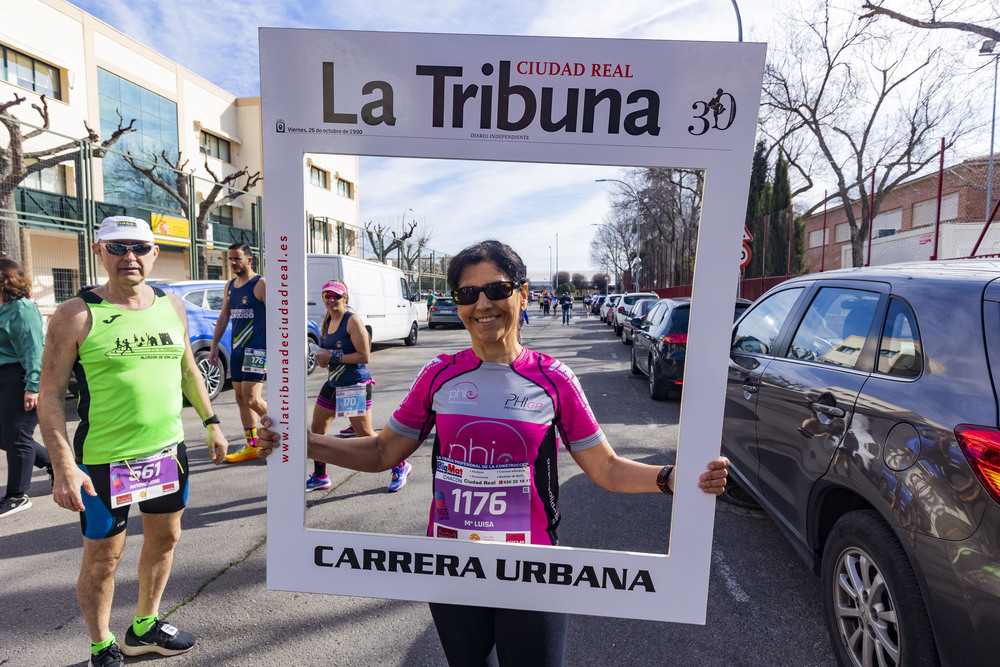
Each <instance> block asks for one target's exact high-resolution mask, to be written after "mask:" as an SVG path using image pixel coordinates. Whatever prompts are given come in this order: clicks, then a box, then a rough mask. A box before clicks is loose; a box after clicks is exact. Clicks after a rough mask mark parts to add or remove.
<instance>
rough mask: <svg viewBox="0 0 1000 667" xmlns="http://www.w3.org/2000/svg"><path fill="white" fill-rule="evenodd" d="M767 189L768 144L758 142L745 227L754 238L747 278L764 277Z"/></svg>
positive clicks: (745, 271) (746, 270)
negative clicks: (765, 202) (762, 203)
mask: <svg viewBox="0 0 1000 667" xmlns="http://www.w3.org/2000/svg"><path fill="white" fill-rule="evenodd" d="M766 188H767V144H765V143H764V141H763V140H760V141H758V142H757V148H756V149H754V152H753V166H752V167H751V168H750V193H749V195H748V197H747V214H746V221H745V223H744V224H745V225H746V228H747V230H748V231H749V232H750V236H752V237H753V241H751V242H750V263H749V264H748V265H747V267H746V269H744V275H745V276H746V277H747V278H759V277H760V276H762V275H764V264H763V262H764V209H762V208H761V201H762V199H764V198H765V197H766V194H767V193H766Z"/></svg>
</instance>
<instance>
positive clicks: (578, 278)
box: [569, 273, 589, 292]
mask: <svg viewBox="0 0 1000 667" xmlns="http://www.w3.org/2000/svg"><path fill="white" fill-rule="evenodd" d="M569 281H570V282H571V283H573V287H575V288H576V291H577V292H582V291H583V290H585V289H587V287H588V285H589V283H588V282H587V276H585V275H583V274H582V273H574V274H573V275H572V277H570V279H569Z"/></svg>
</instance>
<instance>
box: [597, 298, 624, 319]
mask: <svg viewBox="0 0 1000 667" xmlns="http://www.w3.org/2000/svg"><path fill="white" fill-rule="evenodd" d="M620 296H621V294H609V295H608V296H607V298H606V299H604V302H603V303H601V312H600V315H601V319H602V320H604V323H605V324H607V325H608V326H611V323H610V322H609V321H608V312H609V311H610V310H611V307H612V306H613V305H614V302H615V300H617V299H618V297H620Z"/></svg>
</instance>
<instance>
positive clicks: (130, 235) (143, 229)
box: [97, 215, 154, 243]
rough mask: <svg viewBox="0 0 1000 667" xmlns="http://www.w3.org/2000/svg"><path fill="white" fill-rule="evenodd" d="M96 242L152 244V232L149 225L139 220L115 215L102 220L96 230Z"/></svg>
mask: <svg viewBox="0 0 1000 667" xmlns="http://www.w3.org/2000/svg"><path fill="white" fill-rule="evenodd" d="M97 240H98V242H100V241H125V240H128V241H142V242H145V243H154V240H153V230H151V229H150V228H149V223H148V222H146V221H145V220H140V219H139V218H132V217H129V216H127V215H115V216H111V217H110V218H104V220H103V222H101V227H100V229H98V230H97Z"/></svg>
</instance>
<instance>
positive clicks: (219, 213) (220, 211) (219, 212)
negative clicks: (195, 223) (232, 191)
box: [208, 205, 233, 227]
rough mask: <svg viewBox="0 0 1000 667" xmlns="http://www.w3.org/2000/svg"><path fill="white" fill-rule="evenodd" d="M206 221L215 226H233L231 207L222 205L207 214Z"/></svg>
mask: <svg viewBox="0 0 1000 667" xmlns="http://www.w3.org/2000/svg"><path fill="white" fill-rule="evenodd" d="M208 219H209V221H211V222H214V223H215V224H217V225H226V226H227V227H232V226H233V207H232V206H226V205H222V206H219V207H218V208H214V209H212V212H211V213H209V214H208Z"/></svg>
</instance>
